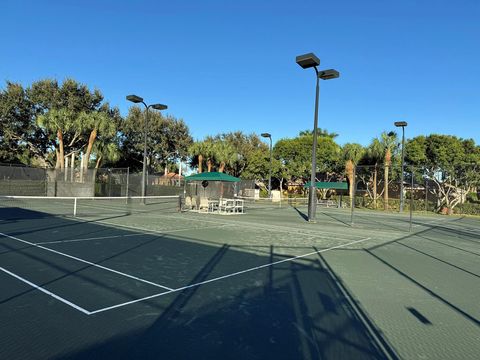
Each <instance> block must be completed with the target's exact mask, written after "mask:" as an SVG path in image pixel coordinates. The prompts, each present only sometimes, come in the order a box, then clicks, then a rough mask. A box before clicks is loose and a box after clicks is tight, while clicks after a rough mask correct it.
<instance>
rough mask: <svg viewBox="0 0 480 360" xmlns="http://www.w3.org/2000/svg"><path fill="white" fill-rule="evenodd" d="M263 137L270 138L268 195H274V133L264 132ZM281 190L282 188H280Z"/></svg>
mask: <svg viewBox="0 0 480 360" xmlns="http://www.w3.org/2000/svg"><path fill="white" fill-rule="evenodd" d="M261 135H262V137H264V138H269V139H270V170H269V173H268V197H269V198H271V197H272V135H271V134H269V133H262V134H261ZM280 190H281V189H280Z"/></svg>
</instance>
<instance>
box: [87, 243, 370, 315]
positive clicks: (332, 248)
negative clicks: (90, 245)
mask: <svg viewBox="0 0 480 360" xmlns="http://www.w3.org/2000/svg"><path fill="white" fill-rule="evenodd" d="M370 239H371V238H369V237H368V238H364V239H360V240H356V241H352V242H349V243H347V244H342V245H337V246H332V247H329V248H327V249H322V250H318V251H313V252H310V253H308V254H303V255H298V256H294V257H291V258H288V259H283V260H278V261H274V262H271V263H268V264H264V265H260V266H255V267H253V268H249V269H246V270H241V271H237V272H234V273H231V274H227V275H223V276H219V277H216V278H213V279H209V280H205V281H201V282H198V283H195V284H191V285H187V286H182V287H180V288H177V289H172V290H170V291H165V292H163V293H158V294H153V295H150V296H146V297H143V298H140V299H136V300H131V301H127V302H124V303H121V304H117V305H113V306H108V307H105V308H102V309H98V310H94V311H91V312H90V314H89V315H93V314H98V313H101V312H104V311H108V310H113V309H117V308H119V307H123V306H126V305H131V304H134V303H138V302H140V301H144V300H149V299H153V298H156V297H159V296H163V295H167V294H171V293H174V292H178V291H182V290H186V289H189V288H192V287H197V286H200V285H204V284H208V283H211V282H214V281H218V280H222V279H226V278H230V277H233V276H237V275H241V274H245V273H247V272H251V271H255V270H259V269H263V268H266V267H270V266H273V265H278V264H281V263H284V262H287V261H293V260H296V259H301V258H304V257H307V256H311V255H314V254H320V253H324V252H326V251H330V250H335V249H340V248H343V247H346V246H349V245H354V244H358V243H361V242H364V241H367V240H370Z"/></svg>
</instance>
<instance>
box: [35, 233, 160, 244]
mask: <svg viewBox="0 0 480 360" xmlns="http://www.w3.org/2000/svg"><path fill="white" fill-rule="evenodd" d="M143 235H151V234H146V233H143V232H141V233H135V234H127V235H110V236H97V237H90V238H79V239H67V240H56V241H43V242H38V243H35V244H37V245H44V244H61V243H69V242H77V241H90V240H103V239H114V238H119V237H128V236H143Z"/></svg>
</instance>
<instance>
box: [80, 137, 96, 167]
mask: <svg viewBox="0 0 480 360" xmlns="http://www.w3.org/2000/svg"><path fill="white" fill-rule="evenodd" d="M96 138H97V129H93V130H92V132H91V133H90V137H89V138H88V146H87V151H86V152H85V162H84V163H83V166H85V169H88V162H89V160H90V154H91V153H92V148H93V143H94V142H95V139H96Z"/></svg>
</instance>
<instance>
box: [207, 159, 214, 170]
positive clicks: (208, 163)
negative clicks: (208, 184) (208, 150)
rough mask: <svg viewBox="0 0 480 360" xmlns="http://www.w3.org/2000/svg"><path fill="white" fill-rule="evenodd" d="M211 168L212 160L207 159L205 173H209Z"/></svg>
mask: <svg viewBox="0 0 480 360" xmlns="http://www.w3.org/2000/svg"><path fill="white" fill-rule="evenodd" d="M212 166H213V164H212V160H210V159H208V160H207V171H208V172H211V171H212Z"/></svg>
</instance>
